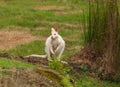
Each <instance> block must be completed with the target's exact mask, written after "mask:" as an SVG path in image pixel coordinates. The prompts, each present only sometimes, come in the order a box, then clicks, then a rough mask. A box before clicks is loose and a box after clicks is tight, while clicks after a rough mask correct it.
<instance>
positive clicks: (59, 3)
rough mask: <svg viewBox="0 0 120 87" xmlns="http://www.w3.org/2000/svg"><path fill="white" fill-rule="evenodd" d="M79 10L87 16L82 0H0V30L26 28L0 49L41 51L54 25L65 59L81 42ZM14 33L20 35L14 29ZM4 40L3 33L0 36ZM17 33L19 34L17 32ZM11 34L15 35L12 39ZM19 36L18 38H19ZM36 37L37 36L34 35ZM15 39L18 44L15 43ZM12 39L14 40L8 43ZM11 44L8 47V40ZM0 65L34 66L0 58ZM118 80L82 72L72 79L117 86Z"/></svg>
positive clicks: (84, 84)
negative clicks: (61, 41) (96, 77)
mask: <svg viewBox="0 0 120 87" xmlns="http://www.w3.org/2000/svg"><path fill="white" fill-rule="evenodd" d="M83 13H85V16H87V13H88V4H87V3H86V0H66V1H64V0H0V31H5V32H6V31H7V32H13V31H18V32H26V33H23V34H22V36H26V35H27V34H30V36H29V37H28V36H26V37H28V39H29V38H33V37H34V38H33V39H32V40H30V41H26V40H23V39H24V38H26V37H21V36H20V38H15V37H14V36H15V34H13V35H12V34H11V35H12V37H11V38H10V40H9V41H7V42H6V44H2V46H3V48H4V47H6V46H8V47H6V48H5V49H3V50H2V49H1V52H7V53H9V54H11V55H14V56H26V55H30V54H45V52H44V47H45V44H44V43H45V39H46V38H47V37H48V36H49V35H50V33H51V27H55V28H58V30H59V33H60V35H61V36H62V37H63V38H64V40H65V42H66V48H65V51H64V53H63V56H62V59H63V60H68V59H69V57H70V56H72V55H74V54H75V53H76V52H78V51H80V49H81V47H82V46H83V45H84V42H83V40H82V29H81V27H82V26H81V25H82V24H83V23H84V22H85V19H84V18H83ZM16 35H21V34H18V33H16ZM3 37H4V39H3V40H2V41H3V42H5V39H6V38H8V37H7V36H6V37H5V36H3ZM18 37H19V36H18ZM14 38H15V39H14ZM21 38H22V39H21ZM36 38H37V39H36ZM17 41H19V42H20V43H21V44H18V43H17ZM12 42H16V44H14V43H12ZM7 43H8V44H11V45H15V46H14V47H13V48H10V46H9V45H8V44H7ZM0 66H4V67H24V68H34V67H35V66H33V65H30V64H26V63H23V62H18V61H11V60H7V59H3V58H1V59H0ZM119 86H120V84H117V83H110V82H104V81H100V80H98V79H95V78H92V77H89V76H88V75H86V74H84V75H83V76H80V79H79V80H77V81H76V87H119Z"/></svg>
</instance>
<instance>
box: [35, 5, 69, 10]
mask: <svg viewBox="0 0 120 87" xmlns="http://www.w3.org/2000/svg"><path fill="white" fill-rule="evenodd" d="M37 9H38V10H63V9H70V7H68V6H57V5H48V6H40V7H37Z"/></svg>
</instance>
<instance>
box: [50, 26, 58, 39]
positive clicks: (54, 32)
mask: <svg viewBox="0 0 120 87" xmlns="http://www.w3.org/2000/svg"><path fill="white" fill-rule="evenodd" d="M51 37H52V39H56V38H58V31H57V29H55V28H51Z"/></svg>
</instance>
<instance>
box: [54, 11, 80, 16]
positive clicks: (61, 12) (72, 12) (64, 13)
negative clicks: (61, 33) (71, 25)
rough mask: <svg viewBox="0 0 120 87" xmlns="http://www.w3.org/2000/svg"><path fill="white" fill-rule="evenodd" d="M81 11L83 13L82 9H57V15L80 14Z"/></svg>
mask: <svg viewBox="0 0 120 87" xmlns="http://www.w3.org/2000/svg"><path fill="white" fill-rule="evenodd" d="M80 13H82V11H68V12H65V11H56V12H55V15H69V14H80Z"/></svg>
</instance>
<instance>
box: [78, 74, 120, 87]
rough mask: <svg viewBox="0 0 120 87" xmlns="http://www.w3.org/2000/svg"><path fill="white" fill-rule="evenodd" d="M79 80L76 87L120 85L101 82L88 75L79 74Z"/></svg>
mask: <svg viewBox="0 0 120 87" xmlns="http://www.w3.org/2000/svg"><path fill="white" fill-rule="evenodd" d="M77 78H79V80H78V81H77V82H76V87H119V86H120V83H117V82H110V81H101V80H99V79H98V78H94V77H91V76H89V75H88V73H86V72H85V73H84V74H81V75H80V77H77Z"/></svg>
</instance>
